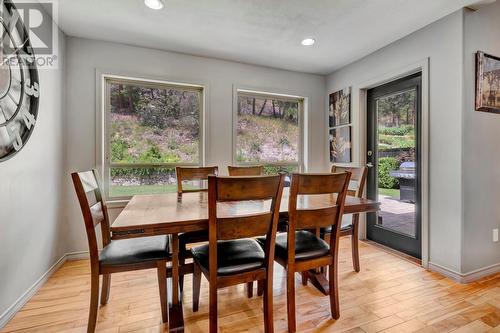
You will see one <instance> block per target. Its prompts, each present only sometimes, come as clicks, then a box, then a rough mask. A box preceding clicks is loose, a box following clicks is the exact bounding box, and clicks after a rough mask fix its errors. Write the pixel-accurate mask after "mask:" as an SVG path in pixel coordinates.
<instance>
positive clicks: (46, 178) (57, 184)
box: [0, 33, 67, 319]
mask: <svg viewBox="0 0 500 333" xmlns="http://www.w3.org/2000/svg"><path fill="white" fill-rule="evenodd" d="M64 38H65V36H64V35H63V34H62V33H59V67H58V69H39V80H40V105H39V110H38V119H37V123H36V126H35V128H34V130H33V133H32V135H31V138H30V139H29V141H28V142H27V144H26V146H25V147H24V148H23V150H22V151H20V152H19V153H18V154H16V155H15V156H14V157H12V158H11V159H9V160H7V161H5V162H2V163H0V225H1V232H0V319H2V314H3V313H4V312H5V311H6V310H7V309H8V308H9V307H10V306H11V305H12V304H14V302H15V301H16V300H17V299H18V298H19V297H21V295H23V294H24V293H25V292H26V291H27V290H28V289H29V288H30V287H31V286H32V285H33V284H34V283H35V282H36V281H37V280H38V279H39V278H40V277H41V276H42V275H43V274H44V273H45V272H46V271H47V270H48V269H49V268H50V267H51V266H52V265H53V264H54V263H55V262H56V261H57V260H58V259H59V258H61V256H62V255H64V253H65V252H66V248H65V243H64V241H63V239H64V234H62V230H63V226H62V224H63V223H64V221H63V219H62V204H61V203H62V202H63V179H64V177H65V176H66V177H67V174H66V173H65V169H64V156H63V154H64V136H63V131H64V106H63V103H64V94H63V90H64V66H65V64H64V59H65V57H64V55H65V51H64V50H65V43H64Z"/></svg>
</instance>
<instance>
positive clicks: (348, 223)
mask: <svg viewBox="0 0 500 333" xmlns="http://www.w3.org/2000/svg"><path fill="white" fill-rule="evenodd" d="M351 228H352V223H351V221H350V220H347V221H346V222H344V220H342V224H341V225H340V231H346V230H349V229H351ZM331 233H332V227H331V226H329V227H326V228H322V229H321V236H324V235H325V234H331Z"/></svg>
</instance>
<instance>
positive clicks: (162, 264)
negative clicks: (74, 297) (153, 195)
mask: <svg viewBox="0 0 500 333" xmlns="http://www.w3.org/2000/svg"><path fill="white" fill-rule="evenodd" d="M71 178H72V179H73V185H74V187H75V191H76V195H77V197H78V201H79V203H80V208H81V210H82V214H83V221H84V222H85V230H86V232H87V240H88V244H89V253H90V276H91V284H90V310H89V319H88V324H87V332H89V333H90V332H94V330H95V327H96V321H97V311H98V301H99V276H100V275H102V276H103V279H102V291H101V305H105V304H106V303H107V302H108V300H109V291H110V284H111V274H112V273H118V272H128V271H135V270H141V269H151V268H156V270H157V275H158V286H159V291H160V302H161V314H162V321H163V322H164V323H167V322H168V314H167V311H168V309H167V285H166V283H167V262H168V261H169V260H170V254H169V241H168V236H152V237H142V238H131V239H122V240H111V233H110V223H109V217H108V212H107V206H106V202H105V200H104V199H103V197H102V192H101V188H100V186H99V182H98V176H97V171H96V170H92V171H85V172H74V173H72V174H71ZM98 225H100V227H101V236H102V244H103V248H102V250H101V252H100V253H99V249H98V245H97V236H96V232H95V228H96V227H97V226H98Z"/></svg>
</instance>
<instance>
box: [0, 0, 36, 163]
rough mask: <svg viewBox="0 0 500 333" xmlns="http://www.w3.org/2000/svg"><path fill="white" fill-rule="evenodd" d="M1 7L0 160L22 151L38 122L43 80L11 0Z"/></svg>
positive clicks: (25, 30) (21, 22)
mask: <svg viewBox="0 0 500 333" xmlns="http://www.w3.org/2000/svg"><path fill="white" fill-rule="evenodd" d="M2 2H3V5H1V6H2V8H1V9H0V10H1V11H0V23H1V24H0V36H1V40H0V162H2V161H5V160H7V159H9V158H10V157H12V156H14V155H15V154H16V153H17V152H19V151H20V150H21V149H22V148H23V147H24V146H25V145H26V142H27V141H28V139H29V137H30V135H31V133H32V132H33V129H34V128H35V125H36V120H37V115H38V102H39V90H40V86H39V81H38V70H37V67H36V59H35V54H34V53H33V49H32V46H31V43H30V40H29V34H28V31H27V29H26V27H25V26H24V23H23V21H22V20H21V18H20V17H19V14H18V12H17V9H16V7H15V6H14V4H13V3H12V2H11V1H10V0H4V1H0V3H2Z"/></svg>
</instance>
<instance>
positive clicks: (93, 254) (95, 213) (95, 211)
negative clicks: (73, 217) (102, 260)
mask: <svg viewBox="0 0 500 333" xmlns="http://www.w3.org/2000/svg"><path fill="white" fill-rule="evenodd" d="M71 178H72V179H73V185H74V187H75V191H76V195H77V197H78V202H79V203H80V209H81V211H82V215H83V221H84V222H85V230H86V232H87V240H88V243H89V252H90V260H91V262H92V263H93V264H95V263H97V262H98V261H99V249H98V243H97V236H96V233H95V227H96V226H98V225H100V226H101V236H102V243H103V246H106V245H108V244H109V243H110V242H111V232H110V224H109V218H108V212H107V208H106V202H105V201H104V199H103V197H102V192H101V187H100V185H99V181H98V173H97V170H95V169H94V170H92V171H84V172H74V173H72V174H71Z"/></svg>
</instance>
